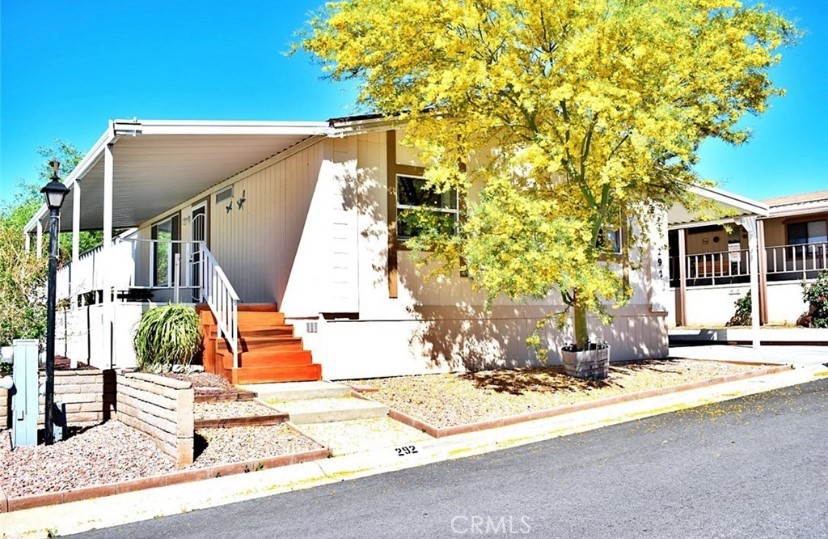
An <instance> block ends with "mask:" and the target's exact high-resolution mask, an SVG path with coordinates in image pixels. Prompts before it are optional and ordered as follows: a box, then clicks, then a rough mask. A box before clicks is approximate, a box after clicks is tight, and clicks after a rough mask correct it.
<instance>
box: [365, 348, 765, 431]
mask: <svg viewBox="0 0 828 539" xmlns="http://www.w3.org/2000/svg"><path fill="white" fill-rule="evenodd" d="M758 368H761V367H756V366H751V365H744V364H743V365H737V364H732V363H718V362H710V361H695V360H685V359H680V360H653V361H636V362H629V363H623V364H614V365H612V366H611V367H610V377H609V378H608V379H607V380H603V381H589V380H579V379H576V378H572V377H569V376H566V375H565V374H563V372H562V370H561V368H560V367H545V368H531V369H517V370H488V371H478V372H471V373H455V374H426V375H420V376H400V377H396V378H378V379H372V380H355V381H354V383H355V384H359V385H368V386H372V387H375V388H377V390H378V391H377V392H375V393H368V394H367V396H369V397H370V398H371V399H374V400H376V401H379V402H382V403H384V404H387V405H388V406H390V407H391V408H394V409H396V410H398V411H400V412H403V413H405V414H407V415H410V416H413V417H415V418H418V419H420V420H422V421H425V422H426V423H429V424H431V425H433V426H435V427H438V428H441V427H452V426H455V425H464V424H468V423H477V422H480V421H487V420H492V419H498V418H502V417H508V416H514V415H519V414H524V413H528V412H535V411H539V410H549V409H553V408H558V407H560V406H567V405H570V404H578V403H582V402H586V401H592V400H598V399H602V398H608V397H613V396H616V395H624V394H629V393H637V392H640V391H646V390H648V389H658V388H667V387H675V386H678V385H683V384H689V383H694V382H700V381H703V380H710V379H713V378H718V377H720V376H729V375H734V374H741V373H744V372H748V371H751V370H756V369H758Z"/></svg>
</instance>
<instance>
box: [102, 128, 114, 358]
mask: <svg viewBox="0 0 828 539" xmlns="http://www.w3.org/2000/svg"><path fill="white" fill-rule="evenodd" d="M114 176H115V163H114V159H113V155H112V144H108V145H107V146H106V149H105V150H104V185H103V252H102V255H103V260H104V267H106V268H107V271H104V272H103V343H102V346H103V363H106V358H109V366H110V367H114V366H115V362H114V361H113V358H112V320H113V316H112V314H113V313H112V307H113V305H112V271H111V270H110V268H111V267H112V266H111V262H112V185H113V179H114Z"/></svg>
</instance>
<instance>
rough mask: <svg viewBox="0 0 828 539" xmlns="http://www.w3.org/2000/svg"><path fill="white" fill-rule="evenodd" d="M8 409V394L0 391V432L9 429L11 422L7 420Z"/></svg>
mask: <svg viewBox="0 0 828 539" xmlns="http://www.w3.org/2000/svg"><path fill="white" fill-rule="evenodd" d="M10 407H11V402H10V400H9V392H8V391H6V390H5V389H0V430H3V429H7V428H9V427H11V423H10V421H11V420H10V418H9V408H10Z"/></svg>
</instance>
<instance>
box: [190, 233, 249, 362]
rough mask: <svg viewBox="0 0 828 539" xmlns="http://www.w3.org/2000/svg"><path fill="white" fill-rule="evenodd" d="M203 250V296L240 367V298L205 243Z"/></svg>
mask: <svg viewBox="0 0 828 539" xmlns="http://www.w3.org/2000/svg"><path fill="white" fill-rule="evenodd" d="M199 243H200V248H201V295H202V298H203V299H204V301H205V302H206V303H207V305H208V306H209V307H210V310H211V311H212V312H213V316H215V317H216V325H217V326H218V330H219V334H220V336H221V335H223V336H224V338H225V339H227V346H228V347H229V348H230V351H231V352H233V367H235V368H238V367H239V296H238V294H236V291H235V290H234V289H233V285H231V284H230V280H229V279H228V278H227V276H226V275H225V274H224V271H223V270H222V269H221V266H219V265H218V262H216V259H215V257H214V256H213V253H211V252H210V250H209V249H208V248H207V246H206V245H205V243H204V242H199Z"/></svg>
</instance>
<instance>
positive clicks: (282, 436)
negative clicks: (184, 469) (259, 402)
mask: <svg viewBox="0 0 828 539" xmlns="http://www.w3.org/2000/svg"><path fill="white" fill-rule="evenodd" d="M204 444H206V447H204ZM195 446H196V448H195V450H196V454H197V455H198V456H197V458H196V460H195V462H193V465H192V467H193V468H206V467H208V466H214V465H216V464H229V463H233V462H243V461H246V460H255V459H263V458H268V457H277V456H279V455H289V454H291V453H298V452H300V451H310V450H312V449H319V448H320V447H321V446H319V445H318V444H316V443H315V442H313V441H312V440H310V439H308V438H306V437H305V436H302V435H301V434H299V433H298V432H296V431H295V430H293V429H291V428H290V427H288V426H287V425H274V426H272V427H230V428H221V429H200V430H198V431H196V441H195Z"/></svg>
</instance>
